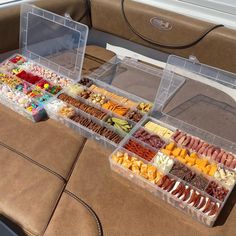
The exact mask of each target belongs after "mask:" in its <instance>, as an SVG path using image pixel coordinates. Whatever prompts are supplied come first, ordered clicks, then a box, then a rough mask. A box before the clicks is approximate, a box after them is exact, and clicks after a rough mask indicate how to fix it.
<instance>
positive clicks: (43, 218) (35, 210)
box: [0, 146, 65, 235]
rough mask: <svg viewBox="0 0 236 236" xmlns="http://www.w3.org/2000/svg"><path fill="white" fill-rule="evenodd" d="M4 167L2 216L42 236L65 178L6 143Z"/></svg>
mask: <svg viewBox="0 0 236 236" xmlns="http://www.w3.org/2000/svg"><path fill="white" fill-rule="evenodd" d="M0 166H1V171H0V179H1V181H0V193H1V194H0V215H3V216H5V217H6V218H8V219H10V220H11V221H13V222H14V223H16V224H18V225H19V226H20V227H21V228H22V229H23V230H24V231H25V232H26V233H27V234H28V235H42V233H43V232H44V230H45V228H46V226H47V224H48V221H49V220H50V217H51V215H52V214H53V211H54V208H55V206H56V204H57V201H58V198H59V197H60V194H61V192H62V191H63V187H64V184H65V183H64V181H63V180H61V179H60V178H58V177H57V176H55V175H53V174H51V173H50V172H47V171H45V170H44V169H43V168H40V167H39V166H38V165H36V164H34V163H32V162H29V161H28V160H26V159H24V158H22V157H21V156H20V155H19V154H16V153H14V152H12V151H11V150H8V149H7V148H5V147H2V146H0Z"/></svg>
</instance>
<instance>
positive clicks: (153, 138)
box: [133, 128, 165, 149]
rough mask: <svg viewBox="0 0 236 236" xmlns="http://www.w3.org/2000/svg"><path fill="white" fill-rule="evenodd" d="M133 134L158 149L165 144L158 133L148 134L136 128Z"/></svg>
mask: <svg viewBox="0 0 236 236" xmlns="http://www.w3.org/2000/svg"><path fill="white" fill-rule="evenodd" d="M133 136H134V137H135V138H137V139H139V140H141V141H143V142H145V143H147V144H149V145H150V146H152V147H154V148H156V149H160V148H161V147H163V146H164V144H165V141H163V140H162V139H161V138H160V137H159V136H158V135H156V134H150V133H149V132H147V131H146V130H144V129H142V128H140V129H139V130H137V131H136V132H135V133H134V135H133Z"/></svg>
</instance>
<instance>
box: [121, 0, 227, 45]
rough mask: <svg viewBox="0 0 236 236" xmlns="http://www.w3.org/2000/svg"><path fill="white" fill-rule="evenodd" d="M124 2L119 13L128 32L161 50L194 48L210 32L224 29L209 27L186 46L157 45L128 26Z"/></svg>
mask: <svg viewBox="0 0 236 236" xmlns="http://www.w3.org/2000/svg"><path fill="white" fill-rule="evenodd" d="M124 2H125V0H121V12H122V15H123V17H124V20H125V22H126V24H127V25H128V27H129V28H130V30H131V31H132V32H133V33H134V34H135V35H137V36H138V37H139V38H141V39H142V40H144V41H146V42H148V43H151V44H153V45H155V46H159V47H162V48H168V49H184V48H188V47H192V46H194V45H195V44H197V43H199V42H200V41H201V40H202V39H203V38H205V37H206V36H207V35H208V34H209V33H210V32H212V31H213V30H215V29H217V28H220V27H224V25H222V24H219V25H214V26H213V27H211V28H210V29H208V30H207V31H206V32H205V33H203V34H202V35H200V37H199V38H197V39H196V40H194V41H193V42H191V43H188V44H183V45H181V44H175V45H174V44H162V43H158V42H155V41H153V40H152V39H149V38H147V37H145V36H144V35H142V34H140V33H139V32H138V31H137V30H135V28H134V27H133V26H132V25H131V24H130V22H129V20H128V18H127V16H126V13H125V7H124Z"/></svg>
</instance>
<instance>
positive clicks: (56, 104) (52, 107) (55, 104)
mask: <svg viewBox="0 0 236 236" xmlns="http://www.w3.org/2000/svg"><path fill="white" fill-rule="evenodd" d="M64 105H65V104H64V103H63V102H62V101H60V100H53V101H51V102H49V103H47V104H46V106H45V107H46V109H47V110H49V111H50V112H53V113H57V112H58V111H59V109H60V108H62V107H63V106H64Z"/></svg>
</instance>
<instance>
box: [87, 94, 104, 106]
mask: <svg viewBox="0 0 236 236" xmlns="http://www.w3.org/2000/svg"><path fill="white" fill-rule="evenodd" d="M88 100H89V101H91V102H92V103H94V104H98V105H103V104H104V103H105V102H106V97H105V96H104V95H101V94H99V93H98V94H96V93H91V94H90V96H89V98H88Z"/></svg>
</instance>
